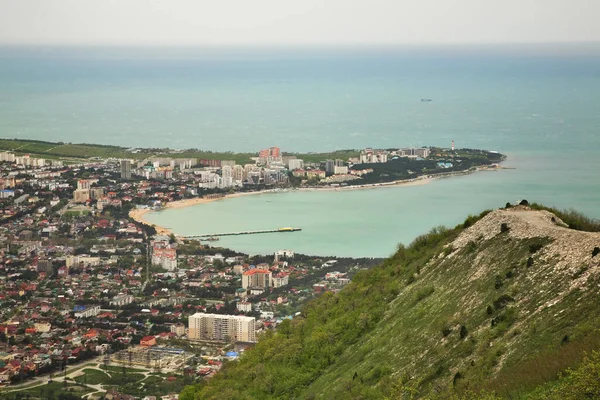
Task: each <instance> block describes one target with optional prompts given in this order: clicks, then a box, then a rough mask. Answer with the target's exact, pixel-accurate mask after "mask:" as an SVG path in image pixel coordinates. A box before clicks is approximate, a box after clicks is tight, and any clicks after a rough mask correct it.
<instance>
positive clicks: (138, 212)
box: [129, 190, 271, 235]
mask: <svg viewBox="0 0 600 400" xmlns="http://www.w3.org/2000/svg"><path fill="white" fill-rule="evenodd" d="M269 192H271V191H270V190H265V191H262V192H239V193H232V194H228V195H225V196H223V197H217V198H204V197H196V198H193V199H185V200H177V201H172V202H170V203H167V204H166V205H165V207H164V210H166V209H171V208H184V207H191V206H196V205H198V204H204V203H210V202H212V201H217V200H223V199H231V198H235V197H242V196H248V195H253V194H263V193H269ZM151 212H155V210H153V209H151V208H136V209H135V210H131V211H130V212H129V218H131V219H133V220H134V221H136V222H139V223H141V224H145V225H151V226H154V228H155V229H156V232H157V233H158V234H159V235H170V234H172V233H173V231H171V229H169V228H165V227H163V226H158V225H154V224H152V223H150V222H149V221H147V220H146V219H145V218H144V216H146V214H148V213H151Z"/></svg>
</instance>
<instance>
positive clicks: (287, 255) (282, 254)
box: [275, 250, 294, 261]
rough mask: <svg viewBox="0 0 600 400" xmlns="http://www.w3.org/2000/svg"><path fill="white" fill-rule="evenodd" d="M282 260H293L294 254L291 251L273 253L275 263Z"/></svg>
mask: <svg viewBox="0 0 600 400" xmlns="http://www.w3.org/2000/svg"><path fill="white" fill-rule="evenodd" d="M284 258H285V259H291V258H294V252H293V251H292V250H278V251H276V252H275V261H279V260H281V259H284Z"/></svg>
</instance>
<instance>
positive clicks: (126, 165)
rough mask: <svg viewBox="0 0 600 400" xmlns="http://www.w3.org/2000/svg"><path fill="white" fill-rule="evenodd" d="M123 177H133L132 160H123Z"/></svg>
mask: <svg viewBox="0 0 600 400" xmlns="http://www.w3.org/2000/svg"><path fill="white" fill-rule="evenodd" d="M121 179H124V180H129V179H131V160H121Z"/></svg>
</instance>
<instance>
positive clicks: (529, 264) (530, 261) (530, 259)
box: [527, 257, 533, 267]
mask: <svg viewBox="0 0 600 400" xmlns="http://www.w3.org/2000/svg"><path fill="white" fill-rule="evenodd" d="M532 265H533V258H532V257H529V258H528V259H527V267H531V266H532Z"/></svg>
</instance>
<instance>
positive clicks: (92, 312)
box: [75, 306, 100, 318]
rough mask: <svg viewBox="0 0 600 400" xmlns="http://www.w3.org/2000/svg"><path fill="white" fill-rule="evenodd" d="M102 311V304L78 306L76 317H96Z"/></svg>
mask: <svg viewBox="0 0 600 400" xmlns="http://www.w3.org/2000/svg"><path fill="white" fill-rule="evenodd" d="M99 313H100V306H83V307H78V308H76V311H75V318H89V317H95V316H96V315H98V314H99Z"/></svg>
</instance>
